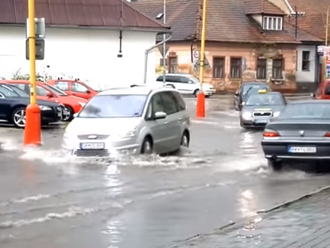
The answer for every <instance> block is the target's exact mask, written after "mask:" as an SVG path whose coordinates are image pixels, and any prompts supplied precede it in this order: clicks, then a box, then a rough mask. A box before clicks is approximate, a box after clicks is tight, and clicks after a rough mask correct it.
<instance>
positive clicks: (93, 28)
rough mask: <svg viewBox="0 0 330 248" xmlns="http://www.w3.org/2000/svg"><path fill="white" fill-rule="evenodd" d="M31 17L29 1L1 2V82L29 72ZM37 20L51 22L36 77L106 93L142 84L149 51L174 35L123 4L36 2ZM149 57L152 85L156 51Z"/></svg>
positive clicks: (109, 1) (111, 1) (109, 0)
mask: <svg viewBox="0 0 330 248" xmlns="http://www.w3.org/2000/svg"><path fill="white" fill-rule="evenodd" d="M27 13H28V11H27V1H21V0H1V4H0V44H1V46H0V77H2V78H12V77H13V76H14V74H15V73H16V74H27V73H29V61H28V60H26V57H25V56H26V50H25V41H26V31H25V23H26V17H27ZM36 17H38V18H41V17H44V18H45V20H46V44H45V59H44V60H39V61H37V72H38V73H39V74H46V75H48V76H51V77H63V78H79V79H80V80H83V81H86V82H89V83H90V84H91V85H92V86H94V87H101V88H106V87H109V86H112V85H126V84H132V83H143V80H144V73H145V63H144V62H145V57H146V50H147V49H150V48H151V47H153V46H154V45H155V42H156V35H157V34H158V33H162V32H169V30H170V28H169V27H165V26H164V25H162V24H161V23H160V22H158V21H157V20H155V19H153V18H149V17H148V16H146V15H145V14H143V13H141V12H140V11H138V10H136V9H135V8H134V7H132V6H131V5H130V4H129V3H127V2H126V1H121V0H100V1H93V0H84V1H77V0H57V1H52V0H36ZM148 56H149V60H148V61H149V62H148V63H147V80H149V81H154V78H155V69H154V63H153V61H154V59H155V49H152V50H151V51H150V52H149V53H148Z"/></svg>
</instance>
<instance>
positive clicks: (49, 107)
mask: <svg viewBox="0 0 330 248" xmlns="http://www.w3.org/2000/svg"><path fill="white" fill-rule="evenodd" d="M29 104H30V97H29V96H21V95H19V94H18V93H16V92H15V91H14V90H13V89H12V88H11V87H9V86H8V85H7V84H0V120H1V122H6V123H10V124H14V126H15V127H19V128H24V127H25V109H26V107H27V105H29ZM37 104H38V105H39V107H40V110H41V125H47V124H49V123H51V122H59V121H61V120H62V106H61V105H60V104H58V103H55V102H51V101H42V100H38V101H37Z"/></svg>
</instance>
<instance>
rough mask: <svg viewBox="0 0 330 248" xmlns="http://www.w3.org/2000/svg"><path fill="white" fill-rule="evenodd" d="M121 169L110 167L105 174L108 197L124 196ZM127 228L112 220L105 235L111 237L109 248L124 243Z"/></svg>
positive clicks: (114, 166) (115, 247)
mask: <svg viewBox="0 0 330 248" xmlns="http://www.w3.org/2000/svg"><path fill="white" fill-rule="evenodd" d="M120 173H121V171H120V169H119V167H118V166H117V165H113V166H108V167H107V168H106V170H105V173H104V184H105V186H106V187H107V188H109V189H108V190H107V195H109V196H111V197H115V196H119V195H121V194H123V191H124V190H123V188H122V187H121V186H123V185H124V182H122V181H121V179H120ZM125 229H126V228H125V227H124V226H123V224H122V223H121V221H120V220H115V219H110V220H109V221H108V223H107V226H106V230H105V231H103V234H106V235H108V237H109V248H117V247H119V246H118V245H119V244H120V243H121V242H122V241H123V233H124V230H125Z"/></svg>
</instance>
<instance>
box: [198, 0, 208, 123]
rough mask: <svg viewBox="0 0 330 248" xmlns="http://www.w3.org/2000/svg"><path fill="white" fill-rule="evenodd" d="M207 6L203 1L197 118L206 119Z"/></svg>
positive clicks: (204, 0) (205, 0)
mask: <svg viewBox="0 0 330 248" xmlns="http://www.w3.org/2000/svg"><path fill="white" fill-rule="evenodd" d="M206 6H207V0H203V17H202V37H201V52H200V61H199V80H200V92H199V94H198V95H197V105H196V117H197V118H202V117H205V95H204V92H203V81H204V65H205V54H204V53H205V33H206Z"/></svg>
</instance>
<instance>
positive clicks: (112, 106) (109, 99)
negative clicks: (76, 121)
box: [78, 95, 147, 118]
mask: <svg viewBox="0 0 330 248" xmlns="http://www.w3.org/2000/svg"><path fill="white" fill-rule="evenodd" d="M146 101H147V96H146V95H97V96H95V97H93V98H92V99H91V100H90V101H89V102H88V103H87V104H86V105H85V107H84V108H83V109H82V110H81V111H80V113H79V116H78V117H82V118H125V117H141V116H142V114H143V110H144V106H145V104H146Z"/></svg>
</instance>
